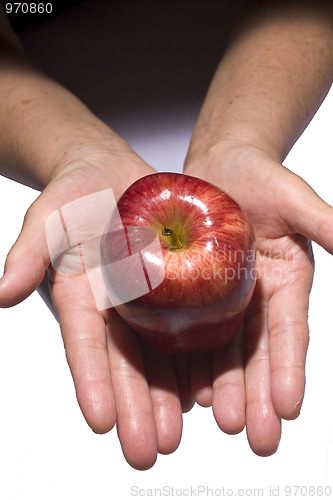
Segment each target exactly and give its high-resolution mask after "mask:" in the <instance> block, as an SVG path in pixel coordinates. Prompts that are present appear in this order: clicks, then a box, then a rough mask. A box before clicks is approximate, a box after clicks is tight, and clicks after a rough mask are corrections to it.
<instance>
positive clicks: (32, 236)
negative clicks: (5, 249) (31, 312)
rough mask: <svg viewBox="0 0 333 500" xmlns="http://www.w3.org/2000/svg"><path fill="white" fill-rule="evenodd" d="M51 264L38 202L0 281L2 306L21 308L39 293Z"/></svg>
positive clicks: (29, 211)
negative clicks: (30, 296)
mask: <svg viewBox="0 0 333 500" xmlns="http://www.w3.org/2000/svg"><path fill="white" fill-rule="evenodd" d="M36 207H37V208H36ZM49 263H50V256H49V252H48V249H47V244H46V239H45V231H44V222H43V219H42V218H41V216H40V215H39V211H38V202H37V201H36V202H34V203H33V204H32V205H31V207H30V208H29V210H28V211H27V214H26V216H25V218H24V223H23V226H22V230H21V232H20V235H19V237H18V238H17V240H16V242H15V243H14V245H13V246H12V248H11V250H10V251H9V253H8V256H7V259H6V263H5V270H4V275H3V277H2V278H1V280H0V306H1V307H11V306H13V305H15V304H18V303H19V302H21V301H22V300H24V299H25V298H26V297H28V296H29V295H30V294H31V293H32V292H33V291H34V290H36V288H37V287H38V286H39V284H40V283H41V282H42V280H43V277H44V275H45V271H46V269H47V267H48V265H49Z"/></svg>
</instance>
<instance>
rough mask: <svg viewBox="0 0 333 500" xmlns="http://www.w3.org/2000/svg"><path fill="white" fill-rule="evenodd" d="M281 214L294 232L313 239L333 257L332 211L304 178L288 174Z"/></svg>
mask: <svg viewBox="0 0 333 500" xmlns="http://www.w3.org/2000/svg"><path fill="white" fill-rule="evenodd" d="M287 176H288V179H287V182H286V183H284V185H285V186H286V188H285V190H283V193H281V194H282V197H283V199H280V201H279V205H280V207H279V212H280V215H281V216H282V218H283V219H284V221H285V222H286V223H287V224H288V226H289V228H290V230H291V231H292V232H297V233H300V234H302V235H303V236H306V237H307V238H310V239H311V240H313V241H315V242H316V243H318V245H320V246H321V247H323V248H324V249H325V250H327V252H329V253H331V254H333V207H331V206H330V205H329V204H328V203H326V202H325V201H324V200H322V198H320V197H319V196H318V195H317V193H316V192H315V191H314V190H313V189H312V188H311V186H309V184H308V183H307V182H306V181H304V179H302V178H301V177H299V176H298V175H296V174H293V173H291V172H290V171H288V170H287Z"/></svg>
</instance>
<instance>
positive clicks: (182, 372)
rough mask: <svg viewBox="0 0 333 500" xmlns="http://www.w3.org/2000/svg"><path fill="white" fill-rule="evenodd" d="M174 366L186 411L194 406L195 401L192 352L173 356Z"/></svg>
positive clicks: (183, 409) (179, 392)
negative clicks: (192, 380)
mask: <svg viewBox="0 0 333 500" xmlns="http://www.w3.org/2000/svg"><path fill="white" fill-rule="evenodd" d="M173 366H174V370H175V375H176V379H177V386H178V395H179V400H180V404H181V408H182V412H183V413H186V412H188V411H190V410H191V408H193V405H194V403H195V399H194V396H193V393H192V387H191V353H188V352H186V353H182V354H177V355H175V356H174V357H173Z"/></svg>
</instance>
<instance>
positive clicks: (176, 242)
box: [162, 227, 183, 250]
mask: <svg viewBox="0 0 333 500" xmlns="http://www.w3.org/2000/svg"><path fill="white" fill-rule="evenodd" d="M162 235H163V236H168V240H169V242H170V243H171V245H170V247H169V248H170V250H180V249H181V248H183V244H182V242H181V241H180V239H179V238H178V236H177V235H176V233H175V232H174V231H173V229H171V228H169V227H164V228H163V230H162Z"/></svg>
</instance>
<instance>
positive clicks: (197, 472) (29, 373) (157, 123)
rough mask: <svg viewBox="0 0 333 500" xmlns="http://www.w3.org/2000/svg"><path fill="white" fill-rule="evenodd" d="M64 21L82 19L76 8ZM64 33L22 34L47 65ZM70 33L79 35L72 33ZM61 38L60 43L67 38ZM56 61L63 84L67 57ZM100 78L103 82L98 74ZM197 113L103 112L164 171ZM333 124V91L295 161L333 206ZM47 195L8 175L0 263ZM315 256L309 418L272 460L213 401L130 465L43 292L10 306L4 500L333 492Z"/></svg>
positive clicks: (327, 331)
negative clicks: (86, 388)
mask: <svg viewBox="0 0 333 500" xmlns="http://www.w3.org/2000/svg"><path fill="white" fill-rule="evenodd" d="M75 12H78V11H75ZM75 19H76V18H75ZM82 19H83V20H84V17H82ZM65 20H66V22H69V21H71V20H73V19H72V18H71V14H69V15H67V17H66V19H65ZM57 29H58V21H57V20H55V21H52V22H50V23H48V24H47V26H46V27H45V25H43V27H40V28H34V29H31V30H29V31H27V32H26V33H24V34H23V35H22V38H23V40H24V41H25V43H26V46H27V48H28V49H29V50H30V53H31V54H32V55H35V54H36V58H37V60H38V61H39V63H40V64H41V65H42V66H43V65H44V67H46V69H48V68H47V66H48V64H49V61H50V58H51V59H52V57H55V56H54V46H52V43H53V44H56V43H58V42H57V40H59V38H58V39H57V36H58V35H59V33H58V32H57ZM65 31H66V30H65ZM68 33H70V34H71V36H74V35H73V31H71V30H69V32H68ZM62 34H63V32H62ZM40 36H44V37H45V38H46V41H47V42H48V43H49V45H48V44H47V43H46V44H45V45H46V46H47V48H44V49H42V48H41V45H43V44H40V43H38V40H39V38H40ZM65 36H66V33H65V34H64V35H63V37H65ZM63 37H62V41H59V46H65V45H66V40H64V38H63ZM67 42H68V40H67ZM98 43H100V40H99V41H98ZM71 47H73V45H71ZM52 49H53V52H52ZM43 50H44V52H43ZM82 50H85V48H84V47H83V49H82ZM49 51H51V53H52V54H53V56H52V57H51V56H50V52H49ZM43 54H44V55H43ZM51 62H52V64H51V63H50V67H52V68H54V67H55V68H56V70H57V71H58V73H59V75H60V76H59V79H60V80H61V81H62V78H61V71H60V68H61V67H62V65H61V64H60V63H59V65H58V66H57V65H56V63H54V61H53V60H52V61H51ZM65 70H66V71H67V70H68V67H67V66H66V67H65ZM94 76H95V78H96V81H98V74H96V75H94ZM73 82H74V83H73V85H72V87H73V88H74V87H75V84H76V83H75V81H74V80H73ZM80 88H81V87H80ZM74 90H75V89H74ZM83 93H84V92H83ZM191 106H192V107H191ZM197 109H198V104H197V102H196V101H195V99H193V102H192V103H186V105H185V106H184V107H183V108H182V107H181V106H175V107H174V108H170V107H164V108H163V109H162V110H155V111H152V110H149V111H147V112H146V111H145V110H141V112H138V111H136V113H134V114H133V115H131V114H130V113H129V112H127V114H125V116H124V117H122V116H121V113H118V114H117V116H116V118H114V117H112V118H111V117H109V116H108V108H107V105H106V107H105V109H100V110H99V111H100V113H99V114H100V115H101V116H102V118H103V119H105V121H107V122H108V123H110V124H111V125H112V126H114V124H115V125H116V127H115V128H116V129H117V130H118V132H121V134H122V135H123V136H124V137H125V138H126V139H127V140H128V141H129V142H130V143H131V145H132V146H133V147H134V149H136V151H137V152H138V153H139V154H140V155H141V156H142V157H143V158H144V159H145V160H146V161H147V162H148V163H150V164H151V165H153V166H154V167H155V168H157V169H158V170H176V171H180V170H181V168H182V163H183V159H184V156H185V153H186V149H187V145H188V140H189V137H190V133H191V128H192V126H193V120H194V117H195V115H196V113H197ZM332 130H333V92H332V91H331V92H330V94H329V95H328V97H327V99H326V100H325V102H324V104H323V105H322V107H321V108H320V110H319V112H318V113H317V115H316V116H315V118H314V119H313V121H312V122H311V124H310V125H309V127H308V128H307V130H306V131H305V133H304V134H303V136H302V137H301V139H300V140H299V141H298V143H297V145H296V146H295V147H294V148H293V150H292V152H291V153H290V155H289V156H288V158H287V160H286V162H285V165H286V166H287V167H288V168H290V169H291V170H293V171H295V172H296V173H298V174H299V175H301V176H302V177H303V178H304V179H305V180H306V181H307V182H308V183H309V184H310V185H311V186H312V187H313V188H314V189H315V190H316V191H317V193H318V194H319V195H320V196H321V197H322V198H323V199H324V200H326V201H327V202H328V203H330V204H333V195H332V185H333V168H332V166H333V165H332V164H333V151H332ZM37 195H38V193H37V192H36V191H34V190H31V189H30V188H27V187H25V186H21V185H19V184H17V183H15V182H13V181H10V180H8V179H5V178H0V210H1V218H0V234H1V244H0V265H1V266H2V265H3V263H4V261H5V257H6V254H7V251H8V250H9V248H10V246H11V244H12V243H13V242H14V240H15V239H16V237H17V235H18V233H19V230H20V227H21V225H22V220H23V216H24V213H25V211H26V209H27V208H28V206H29V205H30V203H31V202H32V201H33V200H34V199H35V198H36V197H37ZM314 252H315V259H316V274H315V280H314V285H313V290H312V294H311V303H310V312H309V322H310V330H311V341H310V347H309V352H308V358H307V387H306V396H305V400H304V404H303V408H302V412H301V415H300V417H299V418H298V419H297V420H296V421H293V422H284V423H283V434H282V440H281V444H280V447H279V449H278V451H277V453H276V454H275V455H274V456H272V457H269V458H260V457H257V456H256V455H254V454H253V452H252V451H251V450H250V448H249V446H248V444H247V439H246V433H245V431H244V432H242V433H241V434H239V435H238V436H227V435H225V434H223V433H222V432H221V431H220V430H219V429H218V428H217V425H216V424H215V421H214V418H213V416H212V411H211V409H202V408H200V407H198V406H196V407H195V408H194V409H193V410H192V411H191V412H190V413H188V414H186V415H184V431H183V438H182V441H181V444H180V447H179V449H178V450H177V451H176V452H175V453H173V454H172V455H170V456H159V458H158V460H157V463H156V465H155V466H154V467H153V468H152V469H151V470H149V471H145V472H138V471H135V470H132V469H131V468H130V467H129V466H128V465H127V463H126V461H125V460H124V458H123V456H122V453H121V449H120V445H119V443H118V439H117V434H116V431H115V430H113V431H111V432H110V433H109V434H107V435H104V436H97V435H95V434H93V433H92V431H91V430H90V429H89V428H88V427H87V425H86V423H85V421H84V419H83V417H82V415H81V413H80V410H79V408H78V406H77V403H76V400H75V393H74V388H73V383H72V381H71V377H70V373H69V369H68V367H67V364H66V361H65V356H64V350H63V345H62V340H61V336H60V333H59V326H58V324H57V323H56V321H55V320H54V318H53V316H52V314H51V313H50V311H49V310H48V308H47V307H46V306H45V304H44V303H43V301H42V300H41V298H40V297H39V295H38V294H37V293H36V292H35V293H34V294H33V295H32V296H30V297H29V298H28V299H27V300H25V301H24V302H23V303H22V304H19V305H18V306H16V307H14V308H12V309H7V310H0V401H1V405H0V498H1V499H3V500H24V499H29V500H30V499H33V500H42V499H43V500H45V499H47V500H59V499H60V498H61V499H63V500H69V499H80V500H88V499H92V498H94V499H99V500H109V499H111V498H117V499H129V498H132V496H131V494H132V493H135V492H138V489H137V488H141V490H140V492H139V493H140V494H141V496H140V497H141V498H144V496H142V495H143V494H146V495H149V490H148V489H149V488H163V487H164V486H166V487H169V488H171V487H174V488H175V489H174V491H172V490H171V489H166V490H164V493H165V496H166V495H167V494H168V496H172V493H173V496H177V497H178V498H185V497H188V496H189V495H190V494H191V491H190V490H188V488H190V487H191V486H192V487H193V488H198V487H199V486H201V487H203V488H211V490H216V491H215V493H216V497H223V494H224V496H227V495H229V496H230V495H231V493H232V490H233V493H234V496H236V495H237V496H241V495H242V493H243V496H250V497H256V496H257V497H258V496H260V492H256V491H255V490H254V489H255V488H257V489H261V488H262V489H264V491H265V497H266V498H268V497H269V496H274V493H275V495H276V494H277V493H279V498H287V496H286V495H285V490H284V487H285V486H293V485H295V486H296V485H303V486H306V487H309V486H325V485H331V487H332V497H333V392H332V380H333V364H332V352H333V338H332V333H333V332H332V319H331V318H332V290H331V283H332V280H333V272H332V257H331V256H330V255H328V254H327V253H326V252H325V251H323V250H322V249H321V248H319V247H318V246H317V245H314ZM223 487H224V488H225V490H224V491H223V490H222V488H223ZM277 487H279V488H280V490H279V491H277V490H276V488H277ZM132 488H133V489H132ZM272 488H275V490H272ZM227 489H228V492H227ZM240 489H244V490H246V491H239V490H240ZM211 490H210V491H208V490H205V491H204V489H202V490H192V496H194V493H195V492H196V493H200V496H199V497H200V498H212V491H211ZM295 492H296V490H293V493H295ZM309 493H310V490H306V489H305V488H303V490H299V492H298V495H297V496H296V498H311V496H310V494H309ZM292 496H293V495H292Z"/></svg>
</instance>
